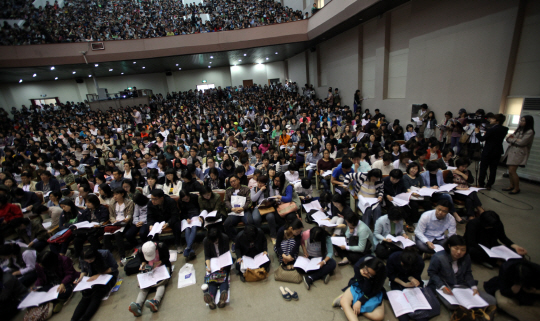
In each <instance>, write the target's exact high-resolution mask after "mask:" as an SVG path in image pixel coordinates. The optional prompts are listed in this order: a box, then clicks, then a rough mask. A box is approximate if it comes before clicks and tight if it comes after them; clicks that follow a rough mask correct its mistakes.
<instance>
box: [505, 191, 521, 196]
mask: <svg viewBox="0 0 540 321" xmlns="http://www.w3.org/2000/svg"><path fill="white" fill-rule="evenodd" d="M520 192H521V190H517V191H516V192H514V191H511V192H510V193H508V194H510V195H516V194H519V193H520Z"/></svg>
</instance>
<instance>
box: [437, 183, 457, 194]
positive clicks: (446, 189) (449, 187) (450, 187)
mask: <svg viewBox="0 0 540 321" xmlns="http://www.w3.org/2000/svg"><path fill="white" fill-rule="evenodd" d="M456 187H457V184H445V185H443V186H439V189H438V190H437V193H444V192H450V191H451V190H453V189H454V188H456Z"/></svg>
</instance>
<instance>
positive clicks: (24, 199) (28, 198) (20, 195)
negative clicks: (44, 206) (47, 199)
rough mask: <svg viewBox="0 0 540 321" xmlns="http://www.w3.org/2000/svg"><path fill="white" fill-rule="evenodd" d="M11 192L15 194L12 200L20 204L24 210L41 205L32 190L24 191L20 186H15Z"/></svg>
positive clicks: (30, 209)
mask: <svg viewBox="0 0 540 321" xmlns="http://www.w3.org/2000/svg"><path fill="white" fill-rule="evenodd" d="M13 194H14V196H15V199H14V200H13V202H14V203H19V204H21V208H22V209H23V210H26V211H25V212H28V211H32V210H33V209H37V208H38V207H39V205H41V199H40V198H39V197H38V196H37V195H36V193H34V192H25V191H24V190H23V189H22V188H17V189H16V190H15V192H14V193H13Z"/></svg>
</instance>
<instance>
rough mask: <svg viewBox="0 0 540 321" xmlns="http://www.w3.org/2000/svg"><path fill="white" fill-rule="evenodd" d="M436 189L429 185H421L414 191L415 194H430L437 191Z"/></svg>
mask: <svg viewBox="0 0 540 321" xmlns="http://www.w3.org/2000/svg"><path fill="white" fill-rule="evenodd" d="M437 191H438V189H434V188H431V187H423V188H421V189H419V190H418V191H416V194H418V195H420V196H430V197H431V195H433V193H435V192H437Z"/></svg>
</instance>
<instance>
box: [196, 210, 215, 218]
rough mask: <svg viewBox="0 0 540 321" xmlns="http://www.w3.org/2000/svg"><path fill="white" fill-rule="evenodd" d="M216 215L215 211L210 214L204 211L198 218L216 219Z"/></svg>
mask: <svg viewBox="0 0 540 321" xmlns="http://www.w3.org/2000/svg"><path fill="white" fill-rule="evenodd" d="M216 215H217V211H212V212H210V213H208V211H206V210H204V211H202V212H201V214H199V216H200V217H202V218H204V219H206V218H207V217H216Z"/></svg>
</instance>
